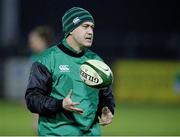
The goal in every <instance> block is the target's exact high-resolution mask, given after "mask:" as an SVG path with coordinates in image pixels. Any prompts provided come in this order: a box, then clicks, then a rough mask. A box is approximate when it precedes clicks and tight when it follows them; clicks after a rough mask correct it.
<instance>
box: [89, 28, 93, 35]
mask: <svg viewBox="0 0 180 137" xmlns="http://www.w3.org/2000/svg"><path fill="white" fill-rule="evenodd" d="M88 34H91V35H92V34H93V29H92V28H91V27H89V28H88Z"/></svg>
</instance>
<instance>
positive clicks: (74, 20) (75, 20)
mask: <svg viewBox="0 0 180 137" xmlns="http://www.w3.org/2000/svg"><path fill="white" fill-rule="evenodd" d="M80 21H81V20H80V19H79V17H76V18H74V19H73V23H74V25H76V24H77V23H79V22H80Z"/></svg>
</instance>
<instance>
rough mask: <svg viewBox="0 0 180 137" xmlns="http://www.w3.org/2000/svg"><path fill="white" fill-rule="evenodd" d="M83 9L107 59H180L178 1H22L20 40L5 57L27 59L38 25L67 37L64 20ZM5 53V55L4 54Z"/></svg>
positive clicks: (97, 45)
mask: <svg viewBox="0 0 180 137" xmlns="http://www.w3.org/2000/svg"><path fill="white" fill-rule="evenodd" d="M73 6H79V7H82V8H85V9H87V10H88V11H90V12H91V13H92V15H93V16H94V19H95V40H94V46H93V47H92V49H93V50H95V51H96V52H97V53H99V54H100V55H101V56H103V57H104V58H105V59H106V60H108V61H111V60H115V59H116V58H133V59H139V58H140V59H175V60H177V59H179V58H180V48H179V44H180V33H179V32H180V18H179V13H180V12H179V11H180V9H179V3H178V1H177V0H163V1H162V0H112V1H108V0H101V1H92V0H86V1H84V0H64V1H60V0H51V1H49V0H38V1H37V0H19V28H20V38H19V41H18V43H16V44H15V45H18V46H14V48H13V50H12V47H0V48H1V49H0V50H1V51H2V50H5V52H2V54H1V55H0V56H1V57H7V56H11V55H19V56H26V55H28V54H27V53H28V49H27V47H26V46H25V45H26V43H27V35H28V33H29V32H30V31H31V30H32V29H33V28H34V27H36V26H38V25H50V26H51V27H53V28H54V30H55V32H56V41H60V40H61V39H62V37H63V33H62V28H61V17H62V16H63V14H64V13H65V11H66V10H68V9H69V8H71V7H73ZM3 53H4V54H3Z"/></svg>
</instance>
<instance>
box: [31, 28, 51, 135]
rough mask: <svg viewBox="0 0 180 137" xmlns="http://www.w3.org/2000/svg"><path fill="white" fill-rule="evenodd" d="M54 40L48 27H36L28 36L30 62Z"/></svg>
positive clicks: (35, 129)
mask: <svg viewBox="0 0 180 137" xmlns="http://www.w3.org/2000/svg"><path fill="white" fill-rule="evenodd" d="M53 39H54V31H53V29H52V28H51V27H49V26H38V27H36V28H34V29H33V30H32V31H31V32H30V33H29V35H28V46H29V48H30V50H31V52H32V55H31V60H30V61H31V62H35V61H36V60H38V57H39V56H40V54H41V53H42V52H44V51H45V50H46V49H47V48H48V46H49V45H52V42H53ZM37 122H38V114H34V117H33V129H34V131H35V133H36V134H37Z"/></svg>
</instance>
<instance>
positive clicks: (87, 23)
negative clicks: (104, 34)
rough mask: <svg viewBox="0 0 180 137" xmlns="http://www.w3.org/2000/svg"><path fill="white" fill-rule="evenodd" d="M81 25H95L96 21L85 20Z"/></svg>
mask: <svg viewBox="0 0 180 137" xmlns="http://www.w3.org/2000/svg"><path fill="white" fill-rule="evenodd" d="M81 25H89V26H94V23H92V22H90V21H85V22H83V23H82V24H81Z"/></svg>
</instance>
